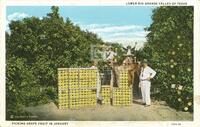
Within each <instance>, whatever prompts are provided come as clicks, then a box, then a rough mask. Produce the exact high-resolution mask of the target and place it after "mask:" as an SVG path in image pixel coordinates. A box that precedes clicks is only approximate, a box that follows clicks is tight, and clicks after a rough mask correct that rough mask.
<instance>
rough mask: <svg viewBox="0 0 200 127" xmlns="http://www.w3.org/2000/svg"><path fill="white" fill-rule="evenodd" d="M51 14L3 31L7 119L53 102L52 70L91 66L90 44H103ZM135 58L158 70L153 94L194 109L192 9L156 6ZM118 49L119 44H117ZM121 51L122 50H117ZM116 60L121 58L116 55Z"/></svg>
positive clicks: (56, 12)
mask: <svg viewBox="0 0 200 127" xmlns="http://www.w3.org/2000/svg"><path fill="white" fill-rule="evenodd" d="M51 9H52V12H50V13H48V14H47V15H46V16H45V17H43V18H42V19H39V18H37V17H28V18H24V19H22V20H18V21H12V22H11V23H10V24H9V32H6V118H7V119H11V117H10V116H11V115H18V116H19V115H20V114H21V115H28V114H29V113H28V112H24V111H23V108H24V107H28V106H35V105H41V104H46V103H48V102H50V101H53V102H54V103H57V68H60V67H88V66H90V62H91V61H90V51H91V49H90V46H91V45H95V44H100V45H101V44H105V42H103V41H102V40H101V38H99V37H98V36H97V35H96V34H94V33H92V32H89V31H84V30H81V28H80V27H79V26H77V25H75V24H73V22H72V21H71V20H70V19H69V18H67V19H66V20H64V19H63V17H61V16H60V14H59V8H58V7H55V6H53V7H52V8H51ZM152 21H153V22H152V24H151V25H150V26H149V28H147V29H146V30H147V31H149V34H148V35H147V43H146V44H145V46H144V48H142V49H140V50H139V51H137V54H136V55H137V58H138V59H141V60H142V59H143V58H147V59H149V61H150V65H151V66H152V68H154V69H155V70H156V71H157V76H156V78H155V79H154V80H153V83H152V84H153V85H152V97H154V98H155V99H157V100H164V101H166V102H167V103H168V105H169V106H171V107H173V108H176V109H178V110H184V111H190V112H192V111H193V8H192V7H158V8H156V9H154V10H153V15H152ZM116 47H117V48H118V50H120V51H121V49H120V48H121V47H122V46H120V45H118V44H116ZM121 54H122V53H121ZM119 59H120V58H119Z"/></svg>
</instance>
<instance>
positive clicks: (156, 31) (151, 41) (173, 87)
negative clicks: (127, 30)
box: [137, 7, 193, 111]
mask: <svg viewBox="0 0 200 127" xmlns="http://www.w3.org/2000/svg"><path fill="white" fill-rule="evenodd" d="M152 20H153V23H152V24H151V26H150V27H149V28H148V29H147V31H149V32H150V33H149V34H148V35H147V42H148V43H146V45H145V46H144V48H143V49H141V50H140V51H139V53H138V54H137V55H138V57H139V58H147V59H149V60H150V63H151V66H152V67H153V68H155V70H156V71H157V76H156V79H155V80H154V82H153V85H152V92H153V93H154V97H155V98H156V99H159V100H165V101H166V102H167V103H168V104H169V105H170V106H172V107H174V108H176V109H178V110H184V111H193V7H159V8H156V9H155V10H154V11H153V15H152Z"/></svg>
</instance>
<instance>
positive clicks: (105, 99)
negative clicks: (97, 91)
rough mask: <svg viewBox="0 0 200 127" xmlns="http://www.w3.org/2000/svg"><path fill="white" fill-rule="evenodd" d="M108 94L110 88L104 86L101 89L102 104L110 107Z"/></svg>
mask: <svg viewBox="0 0 200 127" xmlns="http://www.w3.org/2000/svg"><path fill="white" fill-rule="evenodd" d="M110 94H111V89H110V86H108V85H106V86H102V87H101V96H102V104H104V105H110V98H111V96H110Z"/></svg>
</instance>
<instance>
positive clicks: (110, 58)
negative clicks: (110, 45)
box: [107, 51, 117, 60]
mask: <svg viewBox="0 0 200 127" xmlns="http://www.w3.org/2000/svg"><path fill="white" fill-rule="evenodd" d="M115 56H117V53H115V52H113V51H109V52H108V57H107V60H113V59H114V57H115Z"/></svg>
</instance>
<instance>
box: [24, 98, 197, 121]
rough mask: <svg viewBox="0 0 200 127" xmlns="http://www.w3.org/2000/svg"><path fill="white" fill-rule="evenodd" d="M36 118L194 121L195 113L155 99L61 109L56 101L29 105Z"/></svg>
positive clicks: (29, 109)
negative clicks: (76, 108) (120, 104)
mask: <svg viewBox="0 0 200 127" xmlns="http://www.w3.org/2000/svg"><path fill="white" fill-rule="evenodd" d="M25 110H26V111H28V112H31V113H32V115H33V116H34V117H33V118H34V120H67V121H192V120H193V114H192V113H189V112H182V111H176V110H175V109H172V108H170V107H169V106H167V105H166V104H165V103H164V102H158V101H154V102H152V105H151V106H150V107H144V106H143V105H142V104H141V100H140V99H138V100H135V101H134V102H133V104H132V105H131V106H126V107H115V106H111V105H98V106H97V107H96V108H93V109H91V108H90V109H79V110H60V109H58V107H57V106H56V105H55V104H54V103H49V104H45V105H41V106H36V107H27V108H25Z"/></svg>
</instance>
